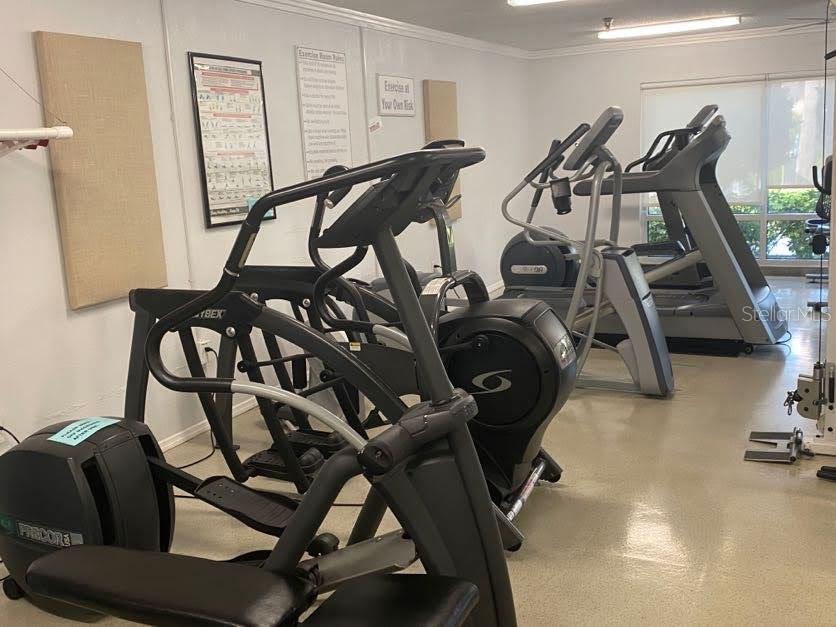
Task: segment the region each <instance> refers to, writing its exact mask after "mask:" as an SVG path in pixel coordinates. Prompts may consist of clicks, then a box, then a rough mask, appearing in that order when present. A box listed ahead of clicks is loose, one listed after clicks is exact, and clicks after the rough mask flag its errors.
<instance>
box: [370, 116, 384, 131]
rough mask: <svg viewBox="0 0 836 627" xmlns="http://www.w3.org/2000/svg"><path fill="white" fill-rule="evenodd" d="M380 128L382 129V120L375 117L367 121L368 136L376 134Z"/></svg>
mask: <svg viewBox="0 0 836 627" xmlns="http://www.w3.org/2000/svg"><path fill="white" fill-rule="evenodd" d="M382 128H383V118H380V117H378V116H375V117H373V118H372V119H371V120H369V135H373V134H375V133H377V132H378V131H379V130H381V129H382Z"/></svg>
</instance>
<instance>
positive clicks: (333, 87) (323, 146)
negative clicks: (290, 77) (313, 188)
mask: <svg viewBox="0 0 836 627" xmlns="http://www.w3.org/2000/svg"><path fill="white" fill-rule="evenodd" d="M296 74H297V79H298V81H299V114H300V118H301V120H302V140H303V144H304V148H303V149H304V156H305V176H306V177H307V178H308V179H313V178H317V177H319V176H322V173H323V172H325V170H327V169H328V168H330V167H331V166H332V165H344V166H346V167H349V168H350V167H351V165H352V164H351V133H350V130H349V119H348V78H347V75H346V65H345V54H344V53H342V52H329V51H327V50H314V49H312V48H302V47H301V46H297V47H296Z"/></svg>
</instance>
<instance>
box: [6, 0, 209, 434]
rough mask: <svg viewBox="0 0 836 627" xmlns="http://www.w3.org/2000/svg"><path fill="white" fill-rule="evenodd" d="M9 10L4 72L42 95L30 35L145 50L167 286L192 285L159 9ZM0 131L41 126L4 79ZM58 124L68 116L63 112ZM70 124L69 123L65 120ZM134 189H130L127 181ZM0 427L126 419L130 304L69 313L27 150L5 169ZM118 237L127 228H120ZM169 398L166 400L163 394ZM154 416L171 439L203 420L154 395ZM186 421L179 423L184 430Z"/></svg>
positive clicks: (141, 4)
mask: <svg viewBox="0 0 836 627" xmlns="http://www.w3.org/2000/svg"><path fill="white" fill-rule="evenodd" d="M118 4H119V6H118V7H117V6H115V5H116V3H115V2H113V1H112V0H78V1H75V2H73V3H72V10H69V5H68V4H67V3H64V2H61V1H60V0H30V1H27V2H12V1H6V0H4V1H3V2H0V12H2V14H3V19H2V20H0V50H2V54H0V58H2V61H0V63H2V65H3V66H4V67H5V68H6V70H7V71H8V72H10V73H11V74H12V75H13V76H14V77H16V79H17V80H18V81H20V82H21V83H22V84H23V85H24V86H25V87H26V88H27V89H28V90H29V91H30V92H32V93H34V94H36V95H37V94H38V91H39V90H38V84H39V83H38V73H37V65H36V59H35V48H34V40H33V35H32V33H33V31H38V30H48V31H56V32H63V33H74V34H79V35H90V36H96V37H110V38H115V39H123V40H131V41H138V42H141V43H142V47H143V56H144V62H145V81H146V84H147V86H148V105H149V109H150V117H151V131H152V140H153V145H154V159H155V163H156V173H157V187H158V190H159V204H160V213H161V216H162V224H163V233H164V240H165V251H166V261H167V271H168V279H169V283H170V284H171V285H173V286H183V285H185V284H186V281H187V277H188V268H187V264H186V246H185V237H184V232H183V222H182V217H181V212H182V209H181V202H180V192H179V182H178V176H177V160H176V154H175V151H174V143H173V141H172V136H173V129H172V124H171V109H170V106H169V93H168V75H167V69H166V63H165V46H164V43H165V42H164V38H163V29H162V23H161V19H160V6H159V2H158V1H157V0H133V1H124V2H120V3H118ZM0 86H1V87H0V94H2V106H0V112H2V116H0V125H2V126H3V127H6V128H21V127H33V126H35V127H36V126H42V124H43V117H42V115H41V111H40V107H39V106H38V105H36V104H35V103H33V102H32V101H30V100H29V99H28V98H27V97H26V96H25V95H24V94H22V93H21V92H20V91H19V90H18V89H17V88H16V87H14V86H13V85H11V84H10V83H8V82H7V81H6V79H5V77H2V76H0ZM56 113H58V115H61V112H56ZM67 121H68V122H69V123H70V124H72V120H67ZM124 184H125V185H126V186H130V185H131V181H130V180H126V181H124ZM0 211H2V215H1V216H0V220H2V227H0V267H2V268H3V280H2V292H3V315H2V324H0V345H2V347H3V358H2V359H0V381H2V383H0V398H2V402H0V424H2V425H4V426H6V427H7V428H9V429H11V430H12V431H13V432H15V433H17V434H18V436H24V435H28V434H29V433H31V432H32V431H33V430H35V429H36V428H38V427H41V426H45V425H47V424H50V423H53V422H56V421H59V420H67V419H72V418H76V417H81V416H88V415H114V416H120V415H121V414H122V404H123V396H124V385H125V374H126V372H127V357H128V347H129V343H130V329H131V321H132V316H131V312H130V310H129V308H128V305H127V302H126V301H125V300H120V301H117V302H112V303H108V304H104V305H100V306H97V307H91V308H89V309H86V310H82V311H75V312H73V311H70V310H69V309H68V307H67V298H66V292H65V284H64V274H63V269H62V257H61V247H60V246H61V245H60V237H59V233H58V223H57V217H56V213H55V203H54V199H53V191H52V179H51V175H50V171H49V160H48V152H47V151H45V150H37V151H29V150H24V151H18V152H16V153H13V154H11V155H7V156H6V157H3V159H2V162H0ZM114 228H119V225H118V224H117V225H114ZM157 391H161V390H157ZM148 410H149V414H150V415H154V416H157V417H158V418H157V421H156V422H155V423H154V424H155V426H156V427H158V430H159V432H160V433H161V434H162V435H163V436H166V435H169V434H170V433H173V432H175V431H179V430H180V429H182V428H183V426H184V425H185V424H189V423H191V422H193V421H194V419H195V416H196V415H197V414H196V413H195V404H194V403H193V401H192V399H188V398H186V397H184V396H181V397H179V398H178V399H177V402H174V401H173V400H172V397H171V396H170V395H163V396H160V395H159V394H154V395H153V396H152V399H151V401H150V403H149V408H148ZM181 417H182V419H181Z"/></svg>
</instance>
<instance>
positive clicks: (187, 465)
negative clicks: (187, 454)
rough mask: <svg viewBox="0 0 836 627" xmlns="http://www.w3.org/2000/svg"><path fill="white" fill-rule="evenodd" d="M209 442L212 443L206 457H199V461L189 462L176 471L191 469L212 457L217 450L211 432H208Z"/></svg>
mask: <svg viewBox="0 0 836 627" xmlns="http://www.w3.org/2000/svg"><path fill="white" fill-rule="evenodd" d="M209 440H210V441H211V442H212V451H211V452H210V453H209V454H208V455H206V456H204V457H201V458H200V459H197V460H195V461H193V462H189V463H188V464H186V465H185V466H177V470H186V468H191V467H192V466H197V465H198V464H199V463H201V462H205V461H206V460H207V459H209V458H210V457H212V455H214V454H215V453H216V452H217V450H218V449H217V447H216V446H215V434H213V433H212V432H211V431H210V432H209Z"/></svg>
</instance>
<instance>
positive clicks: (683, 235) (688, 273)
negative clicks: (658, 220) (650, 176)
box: [624, 104, 719, 290]
mask: <svg viewBox="0 0 836 627" xmlns="http://www.w3.org/2000/svg"><path fill="white" fill-rule="evenodd" d="M718 108H719V107H717V105H714V104H709V105H705V106H704V107H703V108H702V109H700V110H699V111H698V112H697V114H696V115H695V116H694V117H693V118H692V119H691V121H690V122H688V124H687V125H685V127H684V128H680V129H673V130H669V131H664V132H662V133H659V135H657V136H656V139H654V140H653V143H652V144H651V145H650V148H648V150H647V152H646V153H645V154H644V155H643V156H642V157H640V158H639V159H636V160H635V161H633V162H632V163H630V164H629V165H628V166H627V167H626V168H625V170H624V171H625V172H632V171H633V170H634V169H635V168H636V167H638V166H641V167H642V171H644V172H649V171H656V170H660V169H662V167H664V165H665V164H666V163H668V162H669V161H670V160H671V159H672V158H673V157H674V156H675V155H676V154H677V153H678V152H679V151H681V150H683V149H684V148H685V147H686V146H687V145H688V144H689V143H690V142H691V140H692V139H694V137H696V136H697V135H698V134H699V133H701V132H702V131H703V130H704V129H705V127H706V125H707V124H708V122H709V121H710V120H711V118H713V117H714V115H715V114H716V113H717V110H718ZM703 193H705V190H703ZM658 200H659V206H660V207H659V208H660V211H661V215H662V221H663V223H664V225H665V231H666V233H667V239H666V240H665V241H662V242H647V243H638V244H632V245H631V248H632V249H633V250H635V251H636V254H638V255H639V256H640V258H641V262H642V267H643V268H644V269H645V271H648V270H651V269H652V268H653V267H654V266H657V265H659V264H660V263H663V262H665V261H668V260H670V259H671V258H673V257H676V256H679V255H681V254H683V253H686V252H688V251H691V250H694V249H696V248H697V245H696V243H695V242H694V237H693V235H692V234H691V231H690V229H689V228H688V225H687V224H686V223H685V221H684V220H683V218H682V213H681V212H680V211H679V207H677V206H676V205H674V204H673V203H671V202H667V201H668V200H669V199H668V198H659V199H658ZM712 286H713V281H712V278H711V272H710V271H709V269H708V266H707V265H706V263H705V262H704V261H701V262H699V263H697V264H694V265H692V266H688V267H687V268H683V269H682V270H680V271H678V272H674V273H673V274H670V275H668V276H666V277H664V278H662V279H660V280H659V281H657V282H656V283H655V284H654V285H652V286H651V287H657V288H659V287H675V288H683V289H693V290H697V289H703V288H709V287H712Z"/></svg>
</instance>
